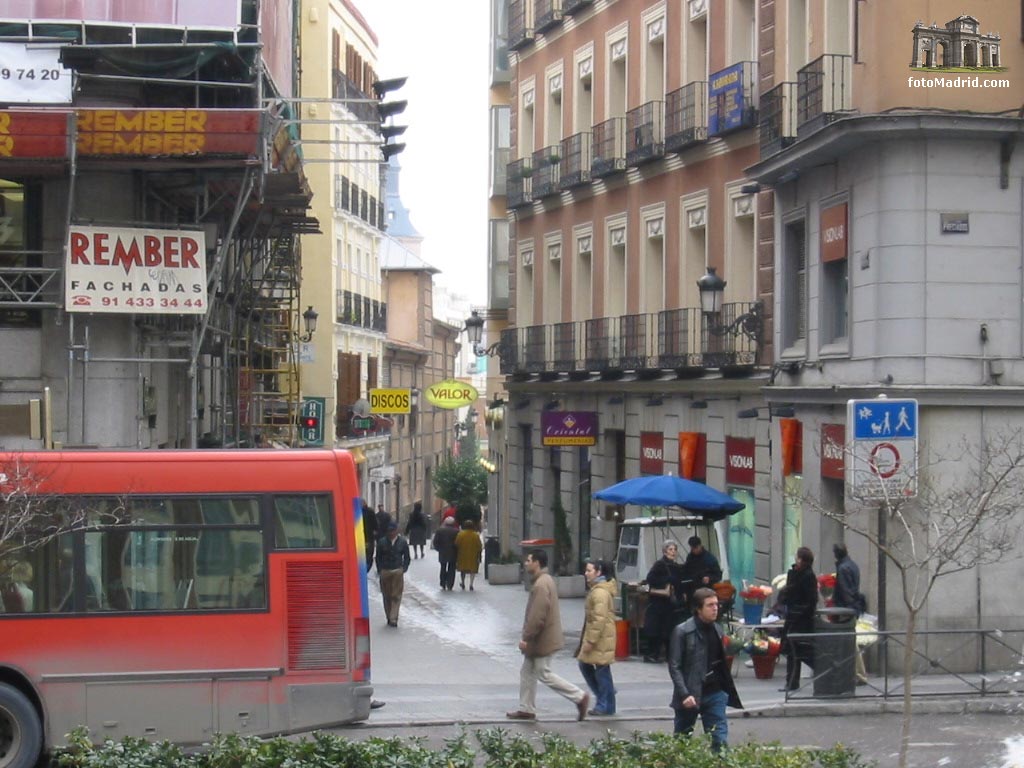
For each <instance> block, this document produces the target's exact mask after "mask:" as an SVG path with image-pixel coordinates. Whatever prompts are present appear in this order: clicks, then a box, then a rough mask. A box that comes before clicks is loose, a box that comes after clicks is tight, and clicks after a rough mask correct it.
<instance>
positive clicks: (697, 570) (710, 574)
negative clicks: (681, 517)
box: [681, 536, 722, 605]
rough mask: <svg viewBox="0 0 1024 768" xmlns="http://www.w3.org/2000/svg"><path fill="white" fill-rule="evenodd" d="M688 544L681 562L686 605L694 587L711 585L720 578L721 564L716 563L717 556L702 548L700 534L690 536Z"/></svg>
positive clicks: (702, 543)
mask: <svg viewBox="0 0 1024 768" xmlns="http://www.w3.org/2000/svg"><path fill="white" fill-rule="evenodd" d="M686 543H687V544H689V546H690V552H689V554H687V555H686V560H685V561H684V562H683V575H682V583H683V591H684V595H683V596H681V597H685V600H686V603H687V605H688V604H689V602H690V599H691V597H692V595H693V592H694V590H695V589H698V588H700V587H713V586H714V585H715V584H717V583H718V582H720V581H721V580H722V566H721V565H719V564H718V558H717V557H715V556H714V555H712V554H711V553H710V552H708V551H707V550H706V549H705V548H704V542H702V541H701V540H700V536H691V537H690V539H689V541H687V542H686Z"/></svg>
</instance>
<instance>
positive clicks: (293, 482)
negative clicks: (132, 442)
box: [0, 450, 373, 768]
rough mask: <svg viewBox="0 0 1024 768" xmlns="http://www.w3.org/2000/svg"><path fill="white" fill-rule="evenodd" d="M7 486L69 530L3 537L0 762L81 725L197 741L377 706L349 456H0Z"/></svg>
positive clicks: (11, 506) (98, 734) (15, 761)
mask: <svg viewBox="0 0 1024 768" xmlns="http://www.w3.org/2000/svg"><path fill="white" fill-rule="evenodd" d="M19 485H20V487H21V488H23V489H24V488H27V489H28V490H27V492H26V491H19V489H18V486H19ZM4 491H6V492H7V493H3V492H4ZM19 494H20V496H19ZM12 496H13V497H14V498H11V497H12ZM5 497H7V498H8V501H7V502H6V504H5V507H6V509H4V516H5V518H6V519H7V520H12V519H14V518H12V515H14V516H17V515H18V514H22V512H21V511H20V510H24V509H25V507H26V505H27V504H29V503H30V502H31V503H36V504H38V505H41V507H40V508H42V509H44V510H45V509H50V514H52V515H54V516H59V517H62V519H64V520H65V521H68V520H70V521H74V523H73V525H71V526H69V527H70V528H71V530H68V531H66V532H61V533H57V534H53V532H52V531H51V535H49V537H46V535H45V534H41V532H39V531H37V532H36V535H37V536H38V535H42V537H43V538H42V540H43V541H44V542H45V543H43V544H42V545H41V546H36V547H33V548H28V549H25V548H18V547H17V546H15V544H16V542H17V539H16V538H12V537H11V536H10V531H9V529H8V530H7V533H8V535H7V538H6V541H5V540H0V561H2V562H0V768H30V767H31V766H32V765H33V764H34V763H35V761H36V759H37V758H38V756H39V754H40V752H41V751H42V750H46V749H49V748H50V747H53V746H55V745H59V744H60V743H61V740H62V739H63V737H64V735H65V734H66V733H68V732H69V731H70V730H71V729H73V728H75V727H78V726H83V725H84V726H87V727H88V728H89V731H90V733H91V736H92V738H93V739H94V740H95V741H97V742H100V741H102V740H104V739H106V738H113V739H118V738H120V737H122V736H125V735H132V736H140V737H145V738H152V739H168V740H170V741H174V742H179V743H183V744H197V743H202V742H204V741H206V740H208V739H209V738H210V737H211V736H212V735H213V734H215V733H218V732H222V733H229V732H236V733H247V734H257V735H261V734H275V733H289V732H295V731H302V730H306V729H310V728H316V727H322V726H328V725H336V724H342V723H348V722H353V721H358V720H365V719H367V717H368V716H369V711H370V697H371V694H372V693H373V689H372V687H371V685H370V634H369V623H368V608H367V594H366V569H365V567H364V554H365V544H364V539H363V533H362V503H361V501H360V499H359V493H358V485H357V478H356V472H355V465H354V463H353V460H352V457H351V456H350V455H349V454H348V453H346V452H345V451H335V450H303V451H273V450H250V451H247V450H232V451H223V450H218V451H205V450H204V451H177V450H174V451H136V452H103V451H100V452H84V451H83V452H70V451H68V452H47V453H7V454H2V453H0V500H2V499H3V498H5ZM46 505H50V506H49V507H46ZM0 509H3V507H0ZM46 514H47V513H46V512H44V513H43V514H42V517H40V518H39V519H45V518H46ZM65 524H66V522H65ZM37 541H38V539H37Z"/></svg>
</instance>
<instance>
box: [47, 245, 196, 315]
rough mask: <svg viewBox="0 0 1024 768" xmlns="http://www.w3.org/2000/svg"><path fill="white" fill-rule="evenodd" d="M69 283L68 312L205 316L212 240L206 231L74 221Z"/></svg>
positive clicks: (67, 265) (68, 259)
mask: <svg viewBox="0 0 1024 768" xmlns="http://www.w3.org/2000/svg"><path fill="white" fill-rule="evenodd" d="M64 284H65V289H64V308H65V309H66V310H67V311H68V312H104V313H122V314H129V313H133V314H140V315H201V314H203V313H205V312H206V240H205V237H204V234H203V232H202V230H184V229H128V228H122V227H82V226H77V225H72V227H71V228H70V230H69V233H68V246H67V260H66V268H65V281H64Z"/></svg>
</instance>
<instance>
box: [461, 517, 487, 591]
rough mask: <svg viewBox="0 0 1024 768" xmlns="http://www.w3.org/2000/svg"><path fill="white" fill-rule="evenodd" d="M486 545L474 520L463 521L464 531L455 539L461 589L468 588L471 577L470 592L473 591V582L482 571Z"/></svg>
mask: <svg viewBox="0 0 1024 768" xmlns="http://www.w3.org/2000/svg"><path fill="white" fill-rule="evenodd" d="M483 551H484V543H483V542H482V541H481V540H480V534H479V533H477V532H476V526H475V525H474V524H473V521H472V520H463V521H462V530H461V531H459V535H458V536H456V537H455V567H456V568H458V569H459V587H460V588H462V589H465V588H466V576H469V591H470V592H472V591H473V582H474V581H476V574H477V572H478V571H479V570H480V557H481V555H483Z"/></svg>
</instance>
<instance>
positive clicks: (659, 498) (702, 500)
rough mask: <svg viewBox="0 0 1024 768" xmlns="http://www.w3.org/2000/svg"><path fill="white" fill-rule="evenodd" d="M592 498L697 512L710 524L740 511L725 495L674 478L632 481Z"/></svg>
mask: <svg viewBox="0 0 1024 768" xmlns="http://www.w3.org/2000/svg"><path fill="white" fill-rule="evenodd" d="M594 498H595V499H600V500H601V501H609V502H611V503H613V504H639V505H641V506H648V507H681V508H682V509H686V510H690V511H691V512H700V513H701V514H702V515H703V516H704V517H706V518H708V519H710V520H721V519H722V518H724V517H726V516H727V515H732V514H735V513H736V512H739V511H740V510H741V509H743V507H744V504H742V503H741V502H738V501H736V499H734V498H733V497H732V496H729V495H728V494H725V493H722V492H721V491H717V490H715V489H714V488H709V487H708V486H706V485H704V484H703V483H695V482H694V481H693V480H686V479H684V478H682V477H676V476H674V475H647V476H644V477H633V478H630V479H629V480H623V481H622V482H621V483H616V484H615V485H613V486H611V487H609V488H605V489H604V490H603V491H597V492H596V493H595V494H594Z"/></svg>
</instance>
